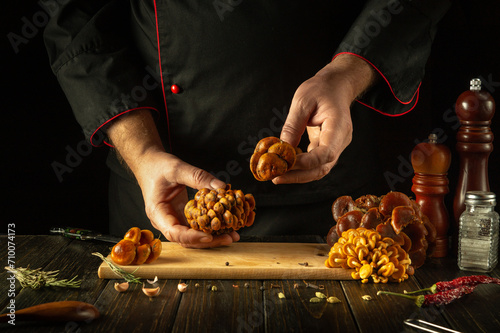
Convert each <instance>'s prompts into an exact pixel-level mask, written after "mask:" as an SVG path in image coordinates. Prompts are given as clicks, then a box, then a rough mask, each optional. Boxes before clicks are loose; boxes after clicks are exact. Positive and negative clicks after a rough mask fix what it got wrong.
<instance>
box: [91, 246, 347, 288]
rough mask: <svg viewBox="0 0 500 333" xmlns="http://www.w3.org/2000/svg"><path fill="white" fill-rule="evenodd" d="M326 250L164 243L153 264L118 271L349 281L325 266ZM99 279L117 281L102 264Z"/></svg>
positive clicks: (191, 276)
mask: <svg viewBox="0 0 500 333" xmlns="http://www.w3.org/2000/svg"><path fill="white" fill-rule="evenodd" d="M328 249H329V248H328V245H326V244H317V243H258V242H251V243H250V242H249V243H244V242H242V243H240V242H238V243H233V244H231V245H230V246H225V247H220V248H212V249H188V248H184V247H182V246H180V245H178V244H176V243H170V242H165V243H163V249H162V254H161V255H160V257H159V258H158V260H156V261H155V262H153V263H151V264H143V265H140V266H134V265H131V266H120V267H121V268H123V269H124V270H125V271H127V272H134V271H135V273H134V275H136V276H139V277H141V278H154V277H155V276H157V277H158V278H159V279H321V280H352V278H351V270H345V269H342V268H327V267H326V266H325V259H326V258H327V257H328ZM306 263H307V264H306ZM98 275H99V277H100V278H103V279H116V278H117V275H116V274H115V273H114V272H113V271H112V270H111V269H110V267H109V266H108V265H107V264H106V263H104V262H103V263H102V264H101V265H100V267H99V269H98Z"/></svg>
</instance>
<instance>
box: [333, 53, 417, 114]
mask: <svg viewBox="0 0 500 333" xmlns="http://www.w3.org/2000/svg"><path fill="white" fill-rule="evenodd" d="M340 54H350V55H353V56H356V57H358V58H360V59H363V60H364V61H366V62H367V63H368V64H370V66H372V67H373V68H374V69H375V70H376V71H377V72H378V73H379V74H380V76H381V77H382V78H383V79H384V81H385V82H386V83H387V85H388V86H389V89H390V91H391V93H392V95H393V96H394V98H395V99H396V100H397V101H398V102H399V103H401V104H405V105H407V104H410V103H412V102H413V101H414V102H415V103H414V104H413V106H412V107H411V109H409V110H407V111H405V112H403V113H400V114H390V113H386V112H383V111H381V110H379V109H376V108H374V107H373V106H370V105H368V104H366V103H363V102H361V101H358V100H356V102H358V103H360V104H362V105H364V106H366V107H368V108H370V109H373V110H375V111H377V112H379V113H381V114H383V115H384V116H389V117H399V116H402V115H404V114H407V113H408V112H410V111H411V110H413V109H414V108H415V106H416V105H417V102H418V97H419V94H420V92H419V91H420V85H421V84H422V82H420V83H419V84H418V87H417V90H416V91H415V93H414V94H413V96H412V97H411V99H410V100H409V101H408V102H403V101H402V100H400V99H399V98H398V97H397V96H396V94H395V93H394V90H393V89H392V86H391V84H390V83H389V80H388V79H387V78H386V77H385V75H384V74H382V71H380V70H379V69H378V68H377V66H375V65H374V64H372V63H371V62H370V61H369V60H368V59H366V58H364V57H362V56H360V55H359V54H356V53H352V52H340V53H338V54H336V55H335V56H334V57H333V58H332V61H333V59H335V58H336V57H337V56H339V55H340Z"/></svg>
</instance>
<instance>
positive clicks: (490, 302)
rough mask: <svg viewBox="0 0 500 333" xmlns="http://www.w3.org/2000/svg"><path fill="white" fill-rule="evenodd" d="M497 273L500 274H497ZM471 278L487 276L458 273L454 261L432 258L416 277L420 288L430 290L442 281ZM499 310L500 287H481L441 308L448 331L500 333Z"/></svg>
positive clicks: (464, 272) (419, 270) (459, 271)
mask: <svg viewBox="0 0 500 333" xmlns="http://www.w3.org/2000/svg"><path fill="white" fill-rule="evenodd" d="M495 272H496V274H498V271H497V270H495ZM495 272H494V274H495ZM468 275H484V273H478V272H472V271H461V270H459V269H458V267H457V263H456V259H455V258H453V259H452V258H430V259H428V260H427V262H426V263H425V265H424V266H423V267H422V268H421V269H418V270H417V272H416V274H415V277H416V278H417V279H418V280H419V282H420V284H421V285H423V286H424V287H430V286H432V285H433V284H434V283H436V282H439V281H450V280H453V279H455V278H457V277H460V276H468ZM498 309H500V286H499V285H483V286H478V287H477V288H476V289H475V290H474V292H473V293H472V294H470V295H466V296H464V297H463V298H461V299H459V300H456V301H455V302H453V303H451V304H448V305H444V306H440V307H439V312H440V313H441V314H442V315H443V316H444V318H445V319H446V320H447V322H448V323H449V324H448V327H450V328H453V329H455V330H458V331H463V332H498V331H500V318H499V316H498V313H499V311H498ZM488 318H490V319H489V320H488Z"/></svg>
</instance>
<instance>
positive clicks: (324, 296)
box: [316, 291, 326, 298]
mask: <svg viewBox="0 0 500 333" xmlns="http://www.w3.org/2000/svg"><path fill="white" fill-rule="evenodd" d="M316 297H317V298H326V295H325V294H323V293H320V292H319V291H317V292H316Z"/></svg>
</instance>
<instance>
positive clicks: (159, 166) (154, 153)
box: [108, 110, 239, 248]
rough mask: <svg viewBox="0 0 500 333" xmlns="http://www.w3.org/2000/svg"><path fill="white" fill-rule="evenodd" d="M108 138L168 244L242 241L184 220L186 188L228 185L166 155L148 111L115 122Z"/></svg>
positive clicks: (235, 235) (200, 245)
mask: <svg viewBox="0 0 500 333" xmlns="http://www.w3.org/2000/svg"><path fill="white" fill-rule="evenodd" d="M108 135H109V137H110V138H111V140H112V142H113V144H114V146H115V148H116V149H117V150H118V152H119V153H120V155H121V156H122V158H123V159H124V160H125V162H126V163H127V165H128V166H129V168H130V170H131V171H132V172H133V174H134V175H135V178H136V179H137V182H138V183H139V186H140V187H141V191H142V195H143V198H144V204H145V208H146V215H147V216H148V218H149V219H150V221H151V224H152V225H153V227H155V228H156V229H158V230H159V231H161V232H162V234H163V235H165V237H166V238H167V239H168V240H169V241H171V242H177V243H179V244H180V245H182V246H184V247H192V248H208V247H217V246H223V245H229V244H231V243H232V242H236V241H238V240H239V235H238V233H236V232H235V231H233V232H232V233H229V234H223V235H219V236H212V235H210V234H207V233H204V232H202V231H197V230H194V229H191V228H190V227H189V226H188V225H187V221H186V218H185V217H184V206H185V205H186V203H187V201H188V196H187V190H186V186H189V187H192V188H194V189H201V188H210V189H217V188H223V187H225V185H226V184H225V183H224V182H222V181H220V180H218V179H217V178H215V177H214V176H213V175H211V174H210V173H208V172H206V171H204V170H202V169H199V168H197V167H195V166H192V165H190V164H188V163H186V162H184V161H182V160H181V159H179V158H178V157H176V156H174V155H172V154H168V153H166V152H165V150H164V148H163V146H162V144H161V140H160V139H159V136H158V133H157V131H156V127H155V124H154V120H153V118H152V116H151V114H150V113H149V111H147V110H139V111H134V112H133V113H131V114H130V115H127V116H126V117H123V118H121V119H119V120H117V121H115V122H114V124H113V125H112V126H111V127H110V128H109V129H108Z"/></svg>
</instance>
